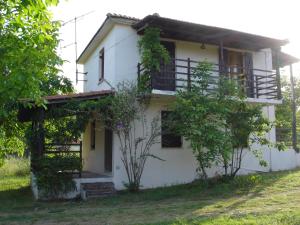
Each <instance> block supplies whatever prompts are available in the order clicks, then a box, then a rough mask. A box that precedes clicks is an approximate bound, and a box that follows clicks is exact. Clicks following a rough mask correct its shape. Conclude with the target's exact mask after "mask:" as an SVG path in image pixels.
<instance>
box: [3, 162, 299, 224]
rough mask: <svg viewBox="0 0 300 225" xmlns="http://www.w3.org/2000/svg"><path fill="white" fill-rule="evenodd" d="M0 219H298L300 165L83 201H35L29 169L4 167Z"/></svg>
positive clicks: (138, 221) (19, 221)
mask: <svg viewBox="0 0 300 225" xmlns="http://www.w3.org/2000/svg"><path fill="white" fill-rule="evenodd" d="M6 166H7V165H6ZM4 168H5V167H4ZM1 170H2V169H0V174H2V175H3V174H4V173H3V171H1ZM16 171H18V170H16ZM0 224H55V225H62V224H64V225H65V224H70V225H71V224H74V225H75V224H85V225H93V224H153V225H154V224H155V225H160V224H163V225H165V224H169V225H191V224H193V225H196V224H197V225H198V224H201V225H202V224H204V225H212V224H213V225H229V224H230V225H240V224H249V225H250V224H261V225H269V224H272V225H279V224H283V225H299V224H300V170H295V171H285V172H276V173H268V174H257V175H250V176H243V177H238V178H237V179H235V180H234V181H231V182H229V183H215V184H210V185H204V184H202V183H200V182H195V183H192V184H187V185H178V186H174V187H168V188H157V189H153V190H147V191H143V192H140V193H137V194H132V193H126V192H124V193H121V194H119V195H117V196H114V197H108V198H103V199H94V200H89V201H87V202H82V201H64V202H62V201H61V202H36V201H34V200H33V198H32V196H31V191H30V188H29V175H28V172H27V173H24V174H22V173H21V175H20V173H17V174H14V173H10V174H9V175H7V173H6V175H5V176H1V177H0Z"/></svg>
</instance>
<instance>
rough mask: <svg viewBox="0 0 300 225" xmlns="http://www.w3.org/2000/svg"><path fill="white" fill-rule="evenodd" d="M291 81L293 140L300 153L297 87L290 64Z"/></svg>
mask: <svg viewBox="0 0 300 225" xmlns="http://www.w3.org/2000/svg"><path fill="white" fill-rule="evenodd" d="M290 80H291V92H292V105H291V107H292V112H293V121H292V138H293V139H292V140H293V148H294V150H295V151H297V152H298V151H299V150H298V148H297V123H296V122H297V121H296V102H295V87H294V85H295V84H294V77H293V66H292V64H290Z"/></svg>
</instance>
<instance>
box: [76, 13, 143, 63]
mask: <svg viewBox="0 0 300 225" xmlns="http://www.w3.org/2000/svg"><path fill="white" fill-rule="evenodd" d="M138 21H139V19H137V18H135V17H130V16H125V15H120V14H113V13H108V14H107V15H106V19H105V20H104V22H103V23H102V25H101V26H100V28H99V29H98V30H97V32H96V33H95V34H94V36H93V37H92V39H91V40H90V42H89V43H88V44H87V46H86V47H85V49H84V50H83V51H82V53H81V54H80V56H79V57H78V59H77V63H79V64H83V63H84V62H85V61H86V60H87V58H88V57H89V56H90V54H91V53H92V52H93V50H94V49H95V48H96V47H97V46H98V45H99V43H100V42H101V41H102V39H103V38H104V37H105V36H106V35H107V33H108V32H109V31H110V30H111V29H112V27H113V25H114V24H116V23H117V24H124V25H128V26H131V25H133V24H135V23H136V22H138Z"/></svg>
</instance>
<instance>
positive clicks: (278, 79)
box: [275, 49, 282, 99]
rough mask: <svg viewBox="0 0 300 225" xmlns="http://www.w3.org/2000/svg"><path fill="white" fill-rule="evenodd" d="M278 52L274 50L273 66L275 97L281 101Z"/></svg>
mask: <svg viewBox="0 0 300 225" xmlns="http://www.w3.org/2000/svg"><path fill="white" fill-rule="evenodd" d="M279 50H280V49H279ZM279 50H278V49H275V66H276V82H277V97H278V99H281V98H282V95H281V84H280V65H279V55H278V52H279Z"/></svg>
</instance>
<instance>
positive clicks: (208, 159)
mask: <svg viewBox="0 0 300 225" xmlns="http://www.w3.org/2000/svg"><path fill="white" fill-rule="evenodd" d="M211 71H212V65H211V64H209V63H207V62H202V63H199V65H198V66H197V68H196V69H195V70H194V72H193V74H192V84H191V88H190V89H189V90H180V91H178V93H177V95H176V100H175V102H174V104H173V106H172V109H173V116H172V118H171V120H170V121H171V122H170V123H171V125H170V127H171V128H170V129H173V130H175V131H176V132H178V133H179V134H180V135H182V136H184V138H185V139H187V140H188V141H190V143H191V147H192V150H193V152H194V154H195V157H196V159H197V160H198V163H199V171H200V172H201V175H202V177H203V178H204V179H206V178H207V173H206V169H207V168H210V167H211V166H212V165H215V164H223V166H224V174H225V176H229V177H234V176H235V175H236V174H237V172H238V171H239V170H240V168H241V163H242V154H243V151H244V150H245V149H248V150H249V151H251V152H253V153H254V154H255V156H257V157H259V156H260V154H259V152H260V151H261V149H252V143H253V142H256V143H260V144H262V145H266V144H270V143H269V141H268V140H267V139H266V138H265V134H266V132H268V131H269V130H270V126H269V125H270V124H269V122H268V120H267V119H265V118H264V117H263V115H262V105H250V104H248V103H247V102H246V101H245V94H244V90H243V88H240V87H241V86H240V85H239V83H238V82H239V81H238V80H235V79H232V78H228V77H225V76H221V77H216V76H214V75H213V73H212V72H211ZM260 162H261V164H262V165H265V162H264V161H262V160H261V159H260ZM228 168H230V170H228Z"/></svg>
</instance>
